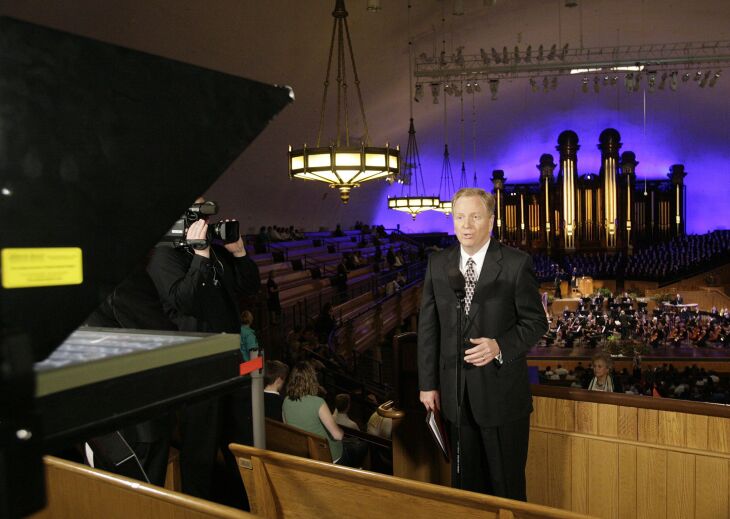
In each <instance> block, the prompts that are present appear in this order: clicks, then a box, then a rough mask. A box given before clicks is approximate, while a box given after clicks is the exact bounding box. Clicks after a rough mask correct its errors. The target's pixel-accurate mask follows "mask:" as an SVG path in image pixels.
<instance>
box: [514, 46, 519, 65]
mask: <svg viewBox="0 0 730 519" xmlns="http://www.w3.org/2000/svg"><path fill="white" fill-rule="evenodd" d="M519 62H520V48H519V47H518V46H517V45H515V63H519Z"/></svg>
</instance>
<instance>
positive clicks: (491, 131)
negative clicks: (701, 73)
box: [374, 78, 730, 233]
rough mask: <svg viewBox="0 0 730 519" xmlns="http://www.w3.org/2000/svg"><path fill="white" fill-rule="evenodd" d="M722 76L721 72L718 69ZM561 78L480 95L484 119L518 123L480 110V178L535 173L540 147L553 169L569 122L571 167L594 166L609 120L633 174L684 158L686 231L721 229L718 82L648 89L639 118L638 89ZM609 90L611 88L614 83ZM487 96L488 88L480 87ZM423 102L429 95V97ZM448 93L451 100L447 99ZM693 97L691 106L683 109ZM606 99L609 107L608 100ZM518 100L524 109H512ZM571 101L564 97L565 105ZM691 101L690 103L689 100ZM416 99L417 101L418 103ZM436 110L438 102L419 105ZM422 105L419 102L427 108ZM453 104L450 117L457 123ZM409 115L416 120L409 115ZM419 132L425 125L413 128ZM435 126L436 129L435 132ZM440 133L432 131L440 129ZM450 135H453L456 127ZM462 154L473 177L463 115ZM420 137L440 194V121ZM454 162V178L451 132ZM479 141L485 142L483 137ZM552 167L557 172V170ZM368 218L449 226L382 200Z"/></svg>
mask: <svg viewBox="0 0 730 519" xmlns="http://www.w3.org/2000/svg"><path fill="white" fill-rule="evenodd" d="M723 79H724V78H723ZM564 82H566V83H568V82H570V83H569V84H568V85H565V87H563V88H561V89H559V91H558V92H556V93H549V94H544V95H543V94H542V93H539V92H538V93H532V92H527V93H526V92H524V89H520V87H516V88H512V89H511V90H508V91H506V92H505V93H504V94H503V95H501V96H500V97H499V99H498V100H497V101H494V102H492V101H490V100H488V99H481V100H480V103H479V110H484V111H490V112H491V113H493V114H494V113H495V112H496V114H495V115H494V116H493V117H492V118H491V119H492V120H508V119H504V118H506V117H508V116H507V114H509V113H510V111H512V110H514V111H515V112H517V114H518V115H517V116H516V119H517V120H518V121H519V124H516V125H513V124H509V125H504V127H501V128H500V127H499V125H494V124H491V123H490V118H489V117H488V116H481V117H479V118H478V123H477V124H478V128H479V130H478V133H477V142H478V151H477V164H478V167H477V175H478V179H479V180H478V185H479V187H483V188H485V189H487V190H490V191H491V189H492V183H491V181H490V180H489V179H490V178H491V172H492V170H494V169H503V170H504V171H505V176H506V177H507V182H508V183H509V182H525V181H528V182H536V181H537V179H538V175H539V173H538V170H537V168H536V167H535V165H536V164H537V163H538V159H539V157H540V155H541V154H542V153H551V154H552V155H553V156H554V158H555V162H556V164H558V168H559V156H558V152H557V151H556V150H555V146H556V145H557V137H558V135H559V134H560V132H562V131H563V130H568V129H570V130H573V131H575V132H576V133H577V134H578V136H579V138H580V145H581V149H580V150H579V152H578V174H579V175H582V174H585V173H596V172H598V170H599V169H600V151H599V150H598V148H597V145H598V136H599V134H600V133H601V131H602V130H604V129H605V128H609V127H612V128H616V129H617V130H618V131H619V132H620V133H621V142H622V143H623V147H622V148H621V152H623V151H633V152H634V153H636V157H637V160H638V161H639V166H638V168H637V183H640V182H641V180H643V179H644V178H648V179H657V178H666V174H667V173H668V172H669V167H670V166H671V165H672V164H684V165H685V168H686V170H687V172H688V175H687V177H686V179H685V182H686V185H687V202H688V203H687V220H688V221H687V232H688V233H704V232H707V231H709V230H714V229H727V228H728V227H729V225H730V204H729V203H728V200H730V145H729V143H730V139H728V130H727V128H728V120H727V119H728V113H727V111H726V110H720V111H713V110H711V109H710V106H711V105H712V104H714V103H719V104H720V105H727V100H726V98H724V95H723V94H722V93H721V91H720V90H710V89H704V90H701V89H700V88H699V87H698V86H697V85H696V84H695V83H693V82H691V81H690V83H689V84H681V85H680V88H682V87H684V88H685V89H686V90H685V92H683V93H682V94H680V93H679V92H670V91H668V89H667V91H657V92H654V93H651V94H650V93H647V94H646V113H647V115H646V123H644V97H643V93H642V92H637V93H632V94H628V93H626V92H625V91H623V88H622V87H621V88H620V89H619V87H618V86H616V87H607V88H606V90H608V92H605V93H602V94H598V95H596V94H594V93H593V92H592V91H591V92H590V93H588V94H583V93H582V92H581V91H580V89H579V86H578V85H579V84H580V82H579V80H578V79H577V78H566V79H565V80H564ZM617 89H619V90H618V91H617ZM486 97H488V95H487V96H486ZM429 101H430V100H429ZM448 102H450V103H451V104H452V105H453V104H456V103H455V100H454V99H453V98H449V99H448ZM692 103H696V105H699V108H697V107H696V108H691V105H692ZM500 104H501V106H500ZM611 104H613V105H614V106H610V105H611ZM520 105H523V106H525V105H526V106H528V107H529V109H524V108H520ZM571 105H572V106H571ZM696 105H695V106H696ZM419 108H421V107H419ZM424 108H425V109H426V110H427V109H431V110H434V111H440V112H441V113H442V111H443V107H442V106H440V105H432V104H431V103H430V102H429V103H428V104H427V105H426V106H425V107H424ZM426 110H424V111H426ZM457 117H458V113H455V114H454V116H453V119H454V121H452V122H451V123H450V124H457V123H458V118H457ZM416 124H418V121H417V120H416ZM420 133H421V134H427V133H428V130H427V131H423V132H420ZM434 133H435V136H434ZM439 133H440V135H439ZM450 133H451V134H456V135H457V136H458V131H457V129H452V130H451V131H450ZM465 134H466V138H465V147H466V153H465V162H466V169H467V176H468V177H469V179H470V181H471V178H472V176H473V170H474V168H473V161H472V153H471V150H472V137H471V125H470V121H468V122H467V126H466V132H465ZM419 137H423V139H424V142H428V144H427V145H426V146H423V145H422V147H421V149H422V150H426V151H422V152H421V155H422V157H421V159H422V166H423V171H424V176H425V177H426V179H425V183H426V185H427V186H428V188H427V191H428V192H429V193H436V194H437V193H438V186H439V177H440V171H441V165H442V156H441V155H440V154H439V153H440V152H441V150H442V149H443V144H440V143H438V140H439V138H440V139H441V142H443V131H442V129H441V128H438V129H436V131H435V132H432V133H431V134H427V135H425V136H424V135H419ZM451 141H452V142H451V144H450V149H452V150H453V151H452V153H451V154H452V157H451V161H452V170H453V172H454V177H455V182H456V183H457V185H458V179H459V173H460V170H461V152H460V142H454V140H453V139H451ZM482 143H487V144H486V145H485V144H482ZM558 168H556V170H555V173H556V175H557V172H558ZM400 189H401V188H400V186H392V187H390V188H389V189H387V191H386V192H387V193H388V194H389V195H390V196H393V195H396V194H399V193H400ZM374 219H375V220H377V221H379V222H383V223H384V224H385V225H386V226H393V227H394V226H395V225H397V224H400V226H401V228H402V229H403V230H405V231H414V232H424V231H431V230H441V231H450V230H451V226H452V223H451V220H450V219H449V218H446V217H445V216H444V215H442V214H438V213H425V214H423V215H420V216H418V218H417V220H416V221H415V222H413V221H412V220H411V218H410V217H409V216H408V215H403V214H394V212H393V211H388V210H386V209H384V208H383V207H380V208H379V209H378V210H377V211H376V213H375V216H374Z"/></svg>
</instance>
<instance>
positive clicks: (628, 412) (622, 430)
mask: <svg viewBox="0 0 730 519" xmlns="http://www.w3.org/2000/svg"><path fill="white" fill-rule="evenodd" d="M618 437H619V438H621V439H623V440H632V441H637V440H638V439H639V410H638V409H636V408H635V407H623V406H619V408H618Z"/></svg>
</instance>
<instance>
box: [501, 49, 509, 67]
mask: <svg viewBox="0 0 730 519" xmlns="http://www.w3.org/2000/svg"><path fill="white" fill-rule="evenodd" d="M507 62H509V51H508V50H507V47H506V46H505V47H502V63H507Z"/></svg>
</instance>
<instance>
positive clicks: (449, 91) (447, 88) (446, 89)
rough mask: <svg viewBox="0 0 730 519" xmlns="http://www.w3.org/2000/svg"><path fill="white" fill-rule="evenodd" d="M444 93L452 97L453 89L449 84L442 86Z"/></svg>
mask: <svg viewBox="0 0 730 519" xmlns="http://www.w3.org/2000/svg"><path fill="white" fill-rule="evenodd" d="M444 92H445V93H446V94H447V95H450V96H452V95H454V87H452V86H451V83H446V84H445V85H444Z"/></svg>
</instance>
